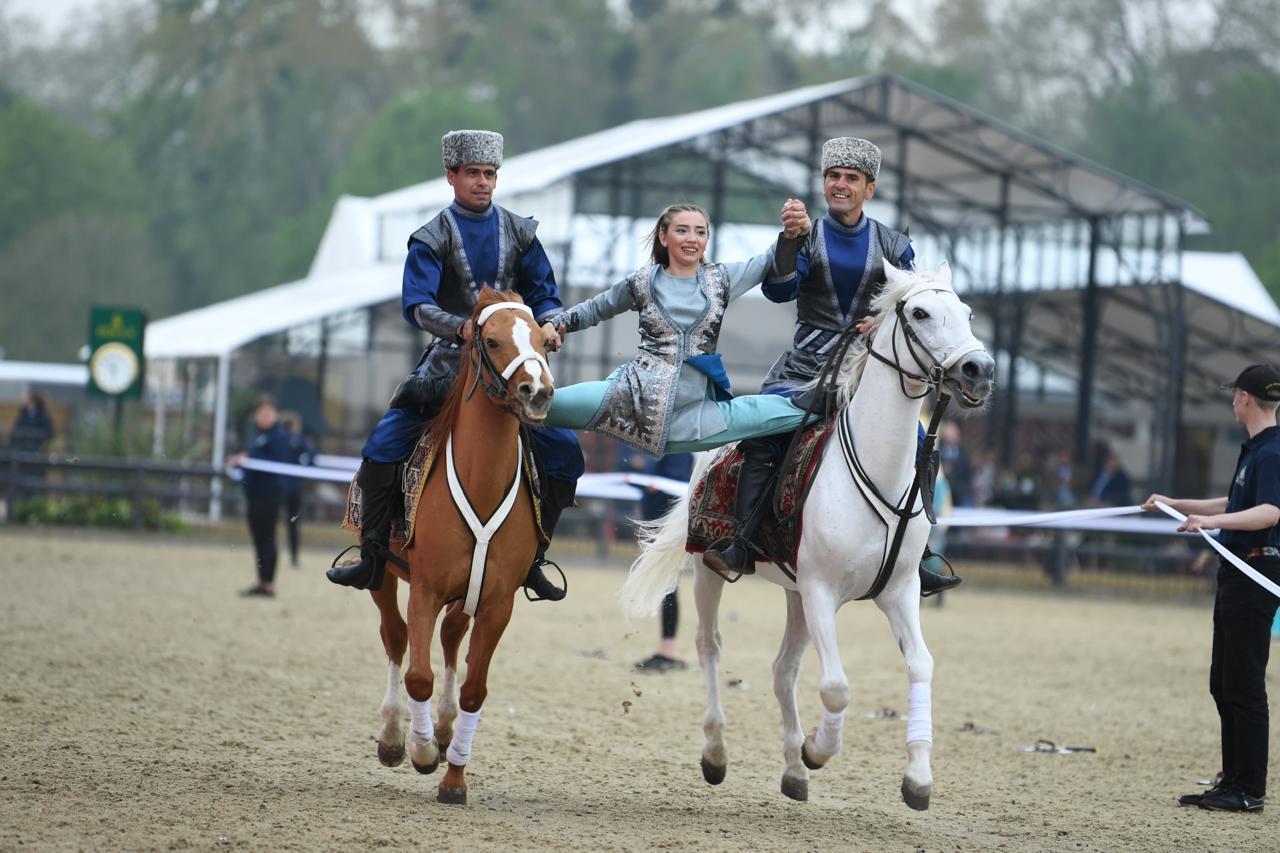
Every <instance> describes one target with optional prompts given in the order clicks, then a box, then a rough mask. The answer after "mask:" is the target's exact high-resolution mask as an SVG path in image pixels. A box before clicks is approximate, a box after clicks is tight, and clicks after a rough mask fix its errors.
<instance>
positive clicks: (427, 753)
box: [409, 740, 444, 776]
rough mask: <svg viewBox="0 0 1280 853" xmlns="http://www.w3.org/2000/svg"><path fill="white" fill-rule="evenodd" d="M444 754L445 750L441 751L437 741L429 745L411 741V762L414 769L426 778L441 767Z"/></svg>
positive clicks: (428, 743) (430, 742)
mask: <svg viewBox="0 0 1280 853" xmlns="http://www.w3.org/2000/svg"><path fill="white" fill-rule="evenodd" d="M443 754H444V750H442V749H440V746H439V745H438V744H437V743H436V742H435V741H429V742H427V743H418V742H417V741H413V740H410V741H409V761H410V762H412V763H413V769H414V770H417V771H418V772H419V773H421V774H423V775H424V776H425V775H427V774H429V773H434V772H436V768H437V767H439V766H440V756H441V755H443Z"/></svg>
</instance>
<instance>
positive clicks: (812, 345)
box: [792, 323, 840, 355]
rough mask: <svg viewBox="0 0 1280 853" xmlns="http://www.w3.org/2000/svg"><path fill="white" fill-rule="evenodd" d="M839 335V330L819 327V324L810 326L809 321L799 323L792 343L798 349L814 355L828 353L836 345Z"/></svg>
mask: <svg viewBox="0 0 1280 853" xmlns="http://www.w3.org/2000/svg"><path fill="white" fill-rule="evenodd" d="M839 337H840V333H839V332H833V331H831V330H830V329H819V328H818V327H817V326H810V325H808V324H807V323H797V324H796V336H795V338H794V340H793V342H792V345H793V346H794V347H795V348H796V349H800V350H804V351H805V352H809V353H813V354H814V355H826V354H827V353H828V352H830V351H831V348H832V347H833V346H835V343H836V340H837V339H838V338H839Z"/></svg>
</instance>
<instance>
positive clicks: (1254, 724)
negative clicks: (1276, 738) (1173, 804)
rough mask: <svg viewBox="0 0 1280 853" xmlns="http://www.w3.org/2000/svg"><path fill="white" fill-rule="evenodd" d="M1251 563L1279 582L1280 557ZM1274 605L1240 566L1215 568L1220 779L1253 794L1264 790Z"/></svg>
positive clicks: (1213, 684)
mask: <svg viewBox="0 0 1280 853" xmlns="http://www.w3.org/2000/svg"><path fill="white" fill-rule="evenodd" d="M1249 565H1250V566H1252V567H1253V568H1255V569H1257V570H1258V571H1259V572H1261V573H1262V574H1264V575H1266V576H1267V577H1268V578H1270V579H1271V580H1273V581H1277V582H1280V561H1277V560H1250V561H1249ZM1277 604H1280V599H1277V598H1276V597H1275V596H1273V595H1272V594H1271V593H1269V592H1267V591H1266V590H1264V589H1262V587H1260V586H1258V585H1257V584H1256V583H1254V582H1253V581H1252V580H1250V579H1249V578H1248V577H1246V576H1245V574H1244V573H1243V572H1241V571H1240V570H1239V569H1237V568H1235V567H1234V566H1232V565H1229V564H1227V563H1225V562H1224V563H1222V565H1220V566H1219V568H1218V592H1217V595H1216V596H1215V597H1214V602H1213V658H1212V663H1211V664H1210V667H1209V693H1210V694H1211V695H1212V696H1213V701H1214V703H1215V704H1217V706H1218V717H1219V719H1220V720H1221V724H1222V774H1223V781H1224V782H1225V783H1227V784H1230V785H1234V786H1237V787H1239V788H1242V789H1243V790H1244V792H1245V793H1247V794H1249V795H1250V796H1254V797H1262V796H1265V795H1266V792H1267V726H1268V713H1267V682H1266V674H1267V658H1268V657H1269V656H1270V654H1271V620H1272V619H1274V618H1275V615H1276V606H1277Z"/></svg>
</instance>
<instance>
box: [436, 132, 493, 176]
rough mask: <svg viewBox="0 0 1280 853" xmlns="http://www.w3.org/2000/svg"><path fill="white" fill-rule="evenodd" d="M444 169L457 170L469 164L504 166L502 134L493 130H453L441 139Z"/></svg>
mask: <svg viewBox="0 0 1280 853" xmlns="http://www.w3.org/2000/svg"><path fill="white" fill-rule="evenodd" d="M440 150H441V152H442V153H443V155H444V167H445V168H446V169H456V168H458V167H459V166H463V165H466V164H467V163H492V164H493V165H495V166H501V165H502V134H501V133H494V132H493V131H492V130H451V131H449V132H448V133H446V134H445V135H444V136H442V137H441V138H440Z"/></svg>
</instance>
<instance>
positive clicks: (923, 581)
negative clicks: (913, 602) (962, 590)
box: [920, 545, 964, 598]
mask: <svg viewBox="0 0 1280 853" xmlns="http://www.w3.org/2000/svg"><path fill="white" fill-rule="evenodd" d="M936 556H937V555H936V554H934V553H933V552H932V551H930V550H929V546H928V545H926V546H924V556H923V557H921V558H920V597H921V598H928V597H929V596H931V595H936V594H937V593H939V592H945V591H946V590H948V589H951V588H952V587H957V586H960V584H962V583H964V578H962V577H960V576H959V575H944V574H940V573H938V572H935V571H931V570H930V569H926V568H925V567H924V564H925V563H927V562H929V561H930V560H932V559H933V558H934V557H936ZM939 559H941V558H939Z"/></svg>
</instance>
